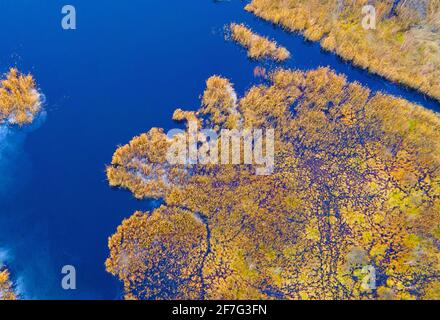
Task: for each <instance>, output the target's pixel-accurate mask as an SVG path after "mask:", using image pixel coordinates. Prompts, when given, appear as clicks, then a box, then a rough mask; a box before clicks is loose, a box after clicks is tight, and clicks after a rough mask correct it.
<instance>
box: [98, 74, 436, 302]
mask: <svg viewBox="0 0 440 320" xmlns="http://www.w3.org/2000/svg"><path fill="white" fill-rule="evenodd" d="M268 77H269V78H270V83H268V84H267V85H258V86H254V87H252V88H250V89H249V90H248V91H247V92H246V94H245V95H244V96H243V97H242V98H241V99H238V98H237V95H236V94H235V92H234V90H233V85H232V84H231V83H230V82H229V80H227V79H224V78H221V77H218V76H215V77H212V78H210V79H209V80H208V81H207V88H206V90H205V93H204V95H203V98H202V107H201V108H200V109H199V110H198V111H197V112H185V111H182V110H177V111H176V112H175V114H174V119H175V120H178V121H185V120H190V119H191V120H194V119H197V122H198V124H199V126H200V127H205V128H208V127H210V128H214V129H215V130H216V131H218V130H221V129H222V128H235V129H244V128H251V127H253V128H274V129H275V167H274V172H273V174H272V175H267V176H257V175H255V174H254V170H255V168H253V166H249V165H233V164H231V165H201V164H188V165H185V166H183V165H179V166H172V165H169V164H168V163H167V161H166V152H167V149H168V147H169V144H170V138H169V137H167V136H166V135H165V133H164V131H163V130H162V129H158V128H153V129H151V130H150V131H149V132H148V133H146V134H143V135H141V136H139V137H136V138H134V139H133V140H132V141H131V142H130V143H129V144H128V145H125V146H122V147H120V148H118V150H117V151H116V152H115V155H114V156H113V160H112V164H111V165H110V166H109V167H108V169H107V175H108V179H109V181H110V184H111V185H112V186H119V187H123V188H128V189H129V190H131V191H132V192H133V193H134V195H135V196H136V197H137V198H139V199H147V198H161V199H163V205H162V206H161V207H159V208H157V209H154V210H152V211H151V212H144V213H142V212H136V213H135V214H134V215H133V216H132V217H130V218H128V219H126V220H125V221H124V222H123V223H122V225H121V226H119V227H118V229H117V232H116V233H115V234H114V235H113V236H112V237H110V239H109V249H110V255H109V258H108V259H107V261H106V268H107V271H108V272H110V273H112V274H113V275H115V276H117V277H118V278H119V279H120V280H121V281H122V282H123V283H124V288H125V295H126V298H127V299H173V298H175V299H280V298H281V299H439V298H440V269H439V257H440V255H439V251H438V247H439V241H440V223H439V222H440V217H439V214H438V213H439V212H440V117H439V115H438V114H436V113H433V112H431V111H428V110H426V109H424V108H422V107H420V106H417V105H413V104H411V103H409V102H408V101H406V100H403V99H398V98H395V97H392V96H388V95H385V94H382V93H377V94H372V93H371V92H370V91H369V90H368V89H367V88H365V87H363V86H361V85H360V84H359V83H356V82H355V83H349V82H347V80H346V78H345V77H343V76H341V75H337V74H335V73H333V72H332V71H331V70H329V69H327V68H321V69H318V70H314V71H309V72H307V73H304V72H300V71H290V70H277V71H275V72H273V73H272V74H270V75H269V76H268ZM373 275H374V277H373ZM372 280H375V281H372ZM371 283H372V284H371Z"/></svg>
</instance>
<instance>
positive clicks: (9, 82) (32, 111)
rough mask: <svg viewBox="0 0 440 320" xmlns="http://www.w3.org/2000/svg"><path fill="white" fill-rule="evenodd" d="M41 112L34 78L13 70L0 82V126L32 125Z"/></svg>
mask: <svg viewBox="0 0 440 320" xmlns="http://www.w3.org/2000/svg"><path fill="white" fill-rule="evenodd" d="M40 110H41V102H40V94H39V93H38V91H37V89H36V84H35V81H34V79H33V77H32V76H31V75H22V74H20V73H19V72H18V71H17V69H14V68H11V69H10V71H9V73H8V74H6V79H4V80H1V81H0V124H1V123H4V122H6V123H10V124H18V125H24V124H28V123H31V122H32V121H33V120H34V117H35V115H36V114H37V113H38V112H39V111H40Z"/></svg>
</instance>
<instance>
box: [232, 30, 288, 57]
mask: <svg viewBox="0 0 440 320" xmlns="http://www.w3.org/2000/svg"><path fill="white" fill-rule="evenodd" d="M230 30H231V35H232V39H233V40H234V41H236V42H237V43H239V44H240V45H242V46H243V47H245V48H246V49H247V50H248V56H249V57H250V58H252V59H272V60H276V61H284V60H287V59H289V58H290V52H289V51H288V50H287V49H286V48H284V47H280V46H278V45H277V43H276V42H275V41H271V40H269V39H268V38H266V37H262V36H260V35H258V34H256V33H254V32H252V30H251V29H249V28H248V27H246V26H245V25H243V24H237V23H231V25H230Z"/></svg>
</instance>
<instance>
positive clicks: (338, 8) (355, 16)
mask: <svg viewBox="0 0 440 320" xmlns="http://www.w3.org/2000/svg"><path fill="white" fill-rule="evenodd" d="M394 2H395V1H392V0H379V1H375V2H374V6H375V7H376V11H377V23H376V26H377V27H376V29H375V30H365V29H364V28H363V27H362V20H363V18H364V16H363V14H362V8H363V6H364V5H367V4H370V2H369V1H367V0H354V1H352V0H342V1H341V0H324V1H323V0H252V2H251V3H250V4H249V5H247V6H246V10H247V11H250V12H252V13H254V14H255V15H257V16H259V17H261V18H263V19H266V20H269V21H272V22H274V23H276V24H279V25H281V26H283V27H285V28H286V29H288V30H291V31H303V32H304V36H305V37H306V38H308V39H310V40H313V41H320V42H321V45H322V47H323V48H324V49H326V50H329V51H334V52H336V53H337V54H338V55H340V56H341V57H343V58H344V59H347V60H350V61H353V62H354V64H356V65H357V66H360V67H362V68H365V69H368V70H369V71H371V72H374V73H377V74H380V75H382V76H385V77H386V78H388V79H390V80H393V81H397V82H400V83H402V84H405V85H408V86H410V87H413V88H416V89H418V90H420V91H422V92H424V93H426V94H428V95H430V96H432V97H434V98H436V99H440V68H439V66H440V2H439V1H437V0H426V1H418V2H416V3H417V5H414V3H415V1H400V2H399V5H398V6H397V7H396V8H395V9H394V10H393V3H394Z"/></svg>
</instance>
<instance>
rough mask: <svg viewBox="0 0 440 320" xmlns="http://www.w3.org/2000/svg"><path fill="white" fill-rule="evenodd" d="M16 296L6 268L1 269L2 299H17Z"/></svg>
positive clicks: (0, 287)
mask: <svg viewBox="0 0 440 320" xmlns="http://www.w3.org/2000/svg"><path fill="white" fill-rule="evenodd" d="M15 299H16V296H15V293H14V290H13V288H12V283H11V281H10V279H9V272H8V270H6V269H1V270H0V300H15Z"/></svg>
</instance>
